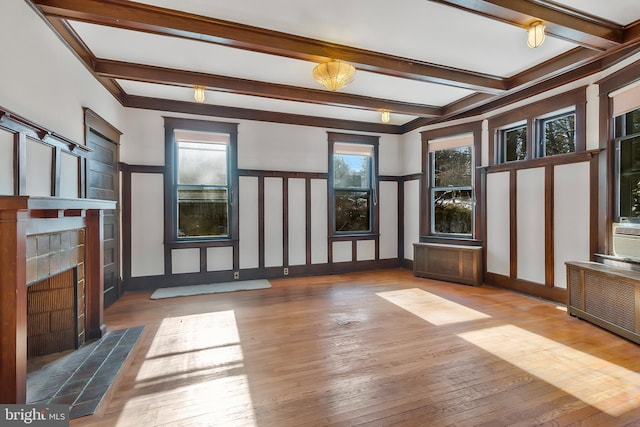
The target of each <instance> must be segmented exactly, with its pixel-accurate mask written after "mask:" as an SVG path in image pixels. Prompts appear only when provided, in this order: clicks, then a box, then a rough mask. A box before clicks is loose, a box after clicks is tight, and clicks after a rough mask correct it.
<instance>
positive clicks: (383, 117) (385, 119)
mask: <svg viewBox="0 0 640 427" xmlns="http://www.w3.org/2000/svg"><path fill="white" fill-rule="evenodd" d="M380 120H381V121H382V123H389V121H391V113H390V112H389V111H386V110H385V111H383V112H382V114H381V116H380Z"/></svg>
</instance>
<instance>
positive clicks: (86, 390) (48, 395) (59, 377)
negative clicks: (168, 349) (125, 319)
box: [27, 326, 143, 419]
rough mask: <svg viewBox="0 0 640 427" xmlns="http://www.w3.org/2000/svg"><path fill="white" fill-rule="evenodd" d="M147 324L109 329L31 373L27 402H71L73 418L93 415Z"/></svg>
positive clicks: (71, 415) (29, 375)
mask: <svg viewBox="0 0 640 427" xmlns="http://www.w3.org/2000/svg"><path fill="white" fill-rule="evenodd" d="M142 330H143V327H142V326H138V327H135V328H129V329H122V330H119V331H112V332H108V333H107V334H106V335H105V336H104V337H103V338H101V339H99V340H96V341H93V342H91V343H88V344H86V345H85V346H83V347H81V348H80V349H78V350H76V351H73V352H71V353H69V354H67V355H65V356H63V357H61V358H60V359H58V360H56V361H54V362H52V363H50V364H48V365H46V366H44V367H42V368H40V369H36V370H34V371H32V372H29V373H28V374H27V403H44V404H48V403H50V404H68V405H69V406H70V418H72V419H73V418H78V417H83V416H86V415H91V414H92V413H94V412H95V410H96V409H97V408H98V405H99V404H100V402H101V401H102V398H103V397H104V395H105V394H106V392H107V391H108V390H109V387H110V386H111V384H112V382H113V380H114V379H115V378H116V375H117V374H118V371H119V370H120V368H121V367H122V365H123V363H124V361H125V360H126V358H127V356H128V355H129V353H130V352H131V350H132V349H133V347H134V346H135V344H136V342H137V341H138V338H139V337H140V334H141V333H142Z"/></svg>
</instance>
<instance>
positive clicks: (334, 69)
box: [313, 61, 356, 91]
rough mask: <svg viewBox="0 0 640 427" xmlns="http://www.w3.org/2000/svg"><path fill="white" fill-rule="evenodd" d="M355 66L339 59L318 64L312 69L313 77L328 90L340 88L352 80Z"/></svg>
mask: <svg viewBox="0 0 640 427" xmlns="http://www.w3.org/2000/svg"><path fill="white" fill-rule="evenodd" d="M355 74H356V68H355V67H354V66H353V65H351V64H347V63H346V62H340V61H329V62H324V63H322V64H318V65H316V66H315V68H314V69H313V78H314V79H315V80H316V81H317V82H318V83H320V84H321V85H323V86H324V87H326V88H327V89H329V90H332V91H336V90H340V89H341V88H343V87H344V86H346V85H348V84H349V83H351V81H353V77H354V76H355Z"/></svg>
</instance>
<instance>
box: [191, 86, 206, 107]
mask: <svg viewBox="0 0 640 427" xmlns="http://www.w3.org/2000/svg"><path fill="white" fill-rule="evenodd" d="M204 90H205V87H204V86H194V87H193V99H195V100H196V102H199V103H201V104H202V103H203V102H204Z"/></svg>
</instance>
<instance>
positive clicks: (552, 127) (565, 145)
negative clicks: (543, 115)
mask: <svg viewBox="0 0 640 427" xmlns="http://www.w3.org/2000/svg"><path fill="white" fill-rule="evenodd" d="M575 118H576V117H575V114H568V115H566V116H562V117H556V118H554V119H550V120H546V121H544V122H543V125H542V128H543V132H544V140H543V144H544V145H543V150H544V151H543V155H544V156H553V155H556V154H564V153H573V152H575V151H576V141H575V139H576V131H575Z"/></svg>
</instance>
